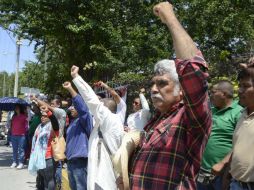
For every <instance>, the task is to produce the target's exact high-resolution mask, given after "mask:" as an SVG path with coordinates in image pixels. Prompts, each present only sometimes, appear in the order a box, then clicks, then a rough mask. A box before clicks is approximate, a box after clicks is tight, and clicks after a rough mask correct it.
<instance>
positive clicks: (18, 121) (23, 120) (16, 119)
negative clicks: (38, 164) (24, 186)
mask: <svg viewBox="0 0 254 190" xmlns="http://www.w3.org/2000/svg"><path fill="white" fill-rule="evenodd" d="M27 130H28V121H27V115H26V114H25V108H24V107H23V106H21V105H18V104H17V105H16V107H15V111H14V115H13V116H12V119H11V142H12V149H13V163H12V165H11V168H15V167H17V169H22V168H23V167H24V162H25V146H26V134H27Z"/></svg>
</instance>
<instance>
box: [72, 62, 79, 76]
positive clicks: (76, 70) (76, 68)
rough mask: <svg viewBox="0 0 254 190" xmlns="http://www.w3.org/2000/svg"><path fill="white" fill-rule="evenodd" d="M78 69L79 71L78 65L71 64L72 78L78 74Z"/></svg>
mask: <svg viewBox="0 0 254 190" xmlns="http://www.w3.org/2000/svg"><path fill="white" fill-rule="evenodd" d="M78 71H79V67H77V66H76V65H73V66H72V67H71V76H72V78H75V77H77V76H78Z"/></svg>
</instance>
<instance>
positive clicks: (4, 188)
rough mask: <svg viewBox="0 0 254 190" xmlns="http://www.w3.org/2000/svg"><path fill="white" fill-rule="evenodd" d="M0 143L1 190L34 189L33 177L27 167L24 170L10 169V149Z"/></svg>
mask: <svg viewBox="0 0 254 190" xmlns="http://www.w3.org/2000/svg"><path fill="white" fill-rule="evenodd" d="M3 143H4V142H3V141H2V142H0V181H1V188H0V189H1V190H14V189H15V190H16V189H18V190H31V189H33V190H34V189H36V188H35V176H32V175H30V174H29V172H28V170H27V166H26V167H25V169H22V170H17V169H11V168H10V165H11V163H12V160H11V157H12V148H9V147H6V146H4V145H2V144H3Z"/></svg>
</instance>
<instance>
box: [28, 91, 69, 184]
mask: <svg viewBox="0 0 254 190" xmlns="http://www.w3.org/2000/svg"><path fill="white" fill-rule="evenodd" d="M56 97H59V95H56ZM32 99H34V100H35V101H37V102H38V104H39V105H40V106H47V107H48V109H49V110H50V111H51V112H52V113H53V114H54V115H55V116H56V118H57V121H58V123H59V136H60V137H61V136H63V135H64V130H65V125H66V112H65V111H64V110H63V109H62V108H61V100H60V99H57V98H55V99H53V100H52V101H51V102H50V105H48V104H47V103H46V102H44V101H42V100H40V99H38V98H35V97H33V98H32ZM62 165H63V164H62V161H58V162H56V182H57V186H58V188H59V189H61V184H62Z"/></svg>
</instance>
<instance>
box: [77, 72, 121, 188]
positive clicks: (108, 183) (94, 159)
mask: <svg viewBox="0 0 254 190" xmlns="http://www.w3.org/2000/svg"><path fill="white" fill-rule="evenodd" d="M73 83H74V84H75V85H76V87H77V89H78V91H79V93H80V95H81V96H82V98H83V99H84V101H85V102H86V104H87V106H88V108H89V110H90V112H91V113H92V114H93V116H94V119H95V124H94V129H93V131H92V133H91V135H90V138H89V147H88V170H87V173H88V176H87V188H88V190H95V189H105V190H115V189H117V187H116V183H115V182H116V177H115V175H114V170H113V166H112V162H111V160H110V153H109V152H108V151H107V149H106V148H105V146H104V145H103V144H102V145H101V150H98V142H99V136H98V127H99V126H100V129H101V132H102V134H103V138H104V140H105V142H106V144H107V146H108V148H109V150H110V152H111V154H115V152H116V151H117V149H118V148H119V147H120V145H121V140H122V137H123V135H124V130H123V125H122V122H121V120H120V118H119V117H118V116H117V115H116V114H113V113H112V112H111V111H110V110H109V109H108V108H107V107H105V106H104V105H103V103H102V102H100V101H99V99H98V97H97V96H96V94H95V93H94V91H93V89H92V88H91V87H90V86H89V85H88V84H87V83H86V82H85V81H84V80H83V79H82V78H81V77H80V76H78V77H76V78H74V79H73ZM99 152H100V154H101V156H100V158H101V159H100V161H99V160H98V156H99ZM97 186H99V187H97Z"/></svg>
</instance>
